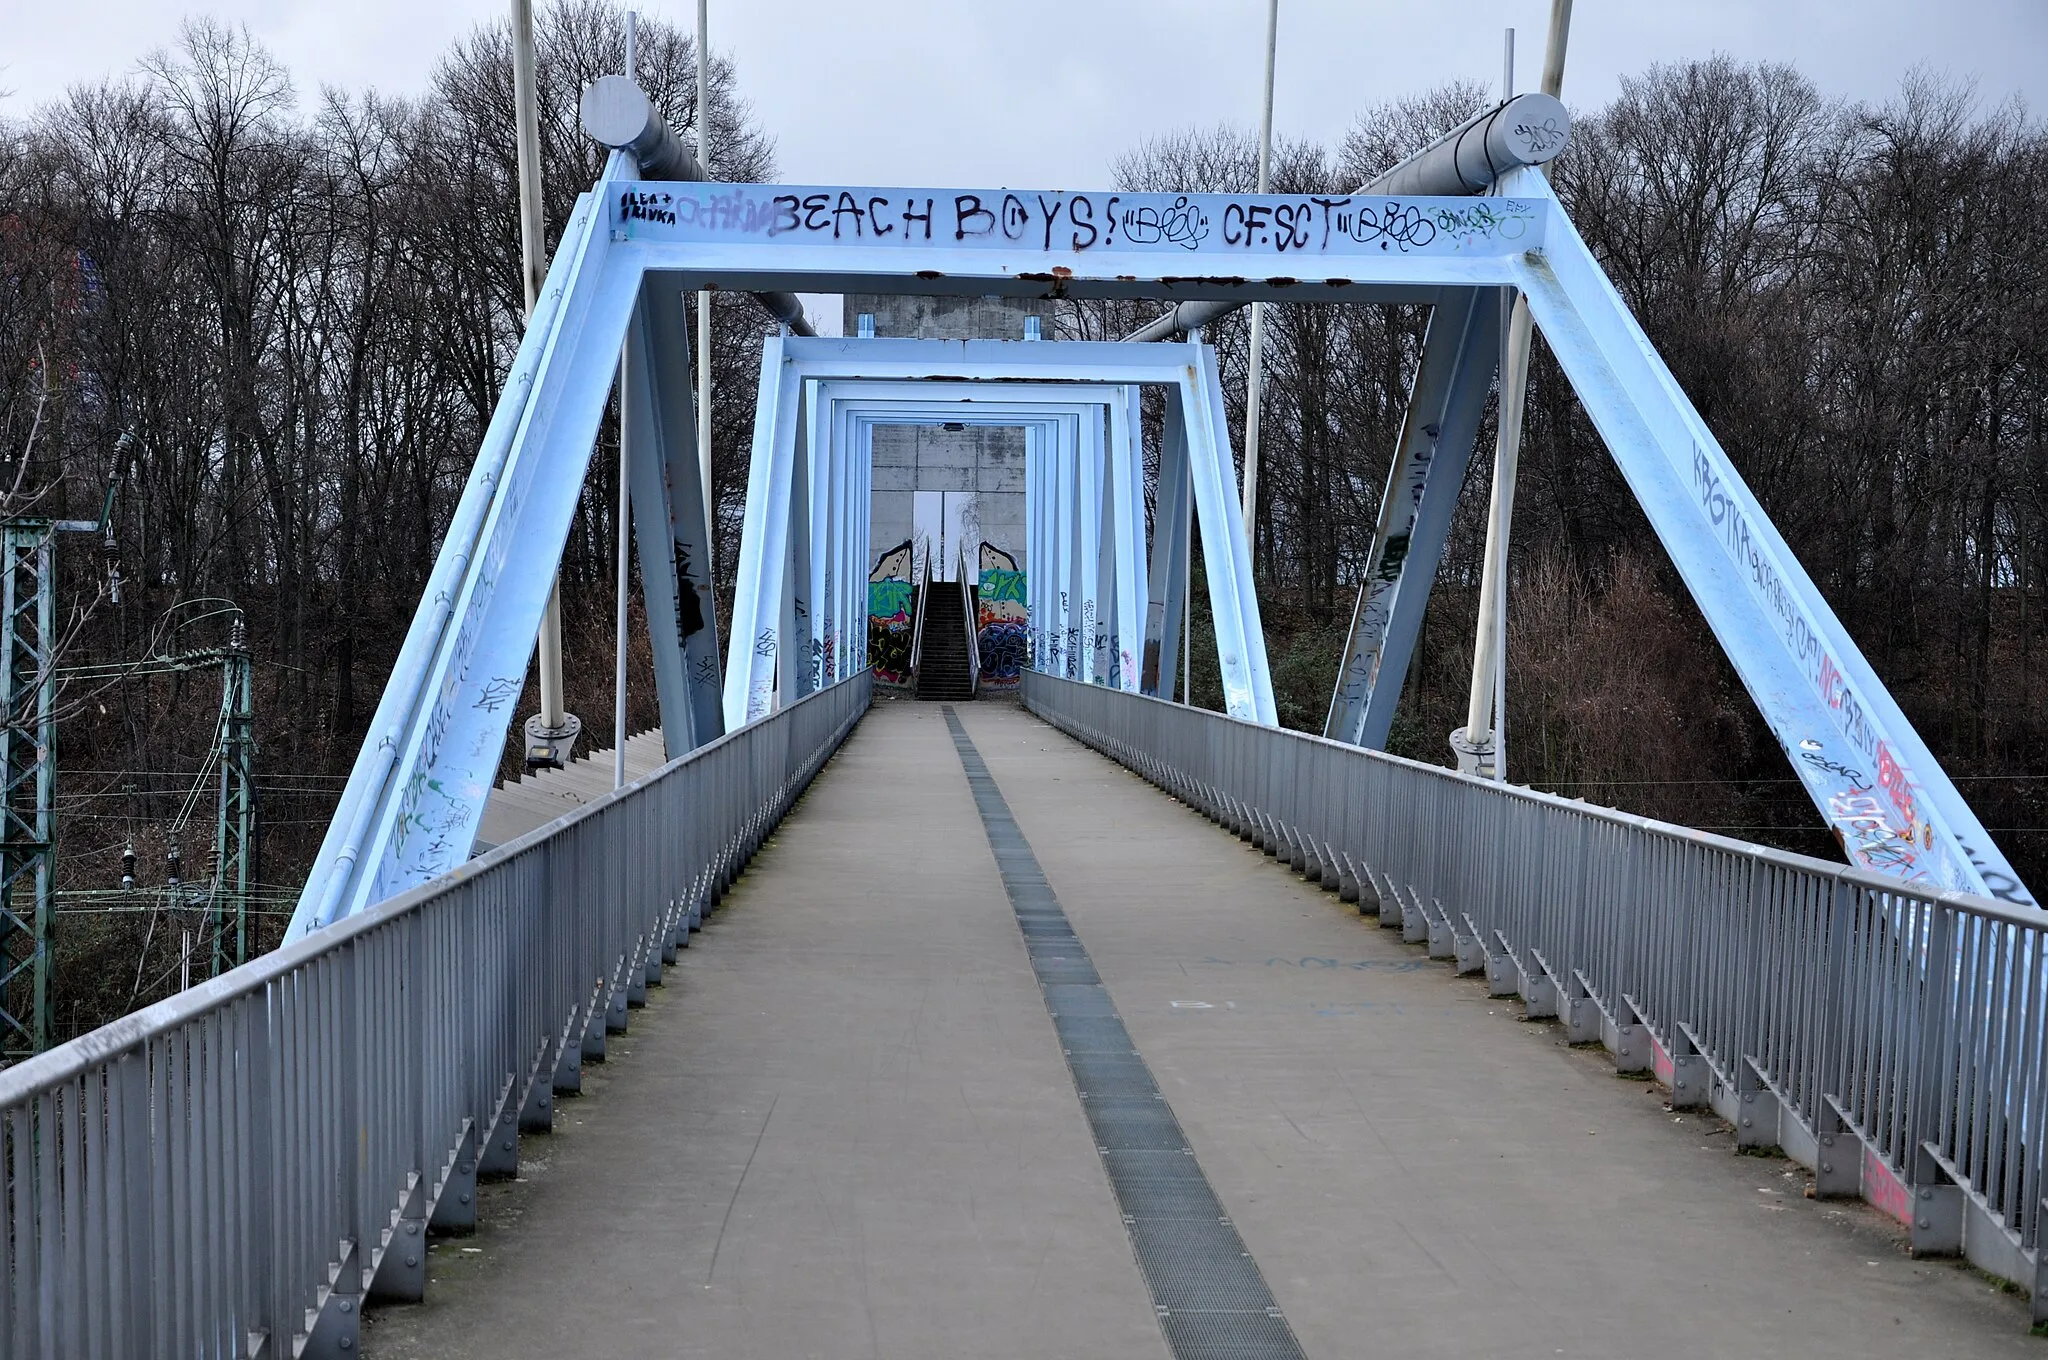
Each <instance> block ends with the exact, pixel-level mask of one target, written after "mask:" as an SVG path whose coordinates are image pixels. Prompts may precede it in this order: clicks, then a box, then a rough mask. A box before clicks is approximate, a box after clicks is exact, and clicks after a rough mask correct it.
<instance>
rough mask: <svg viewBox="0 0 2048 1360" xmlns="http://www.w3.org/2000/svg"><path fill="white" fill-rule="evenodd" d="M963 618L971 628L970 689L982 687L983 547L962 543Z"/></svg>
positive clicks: (969, 632) (960, 567)
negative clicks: (970, 547)
mask: <svg viewBox="0 0 2048 1360" xmlns="http://www.w3.org/2000/svg"><path fill="white" fill-rule="evenodd" d="M956 575H957V576H958V577H959V580H960V621H961V623H962V624H964V625H965V626H966V629H967V692H968V693H969V694H970V695H971V694H975V693H977V692H979V691H980V689H981V627H980V624H981V549H980V548H979V547H976V548H974V549H972V550H970V549H969V548H968V547H967V545H966V544H964V543H963V544H961V545H960V562H959V570H958V571H957V573H956Z"/></svg>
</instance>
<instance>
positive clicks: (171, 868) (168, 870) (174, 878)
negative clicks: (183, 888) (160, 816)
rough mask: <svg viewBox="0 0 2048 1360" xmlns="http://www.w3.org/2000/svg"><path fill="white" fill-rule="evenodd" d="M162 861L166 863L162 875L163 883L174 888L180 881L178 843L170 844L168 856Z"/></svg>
mask: <svg viewBox="0 0 2048 1360" xmlns="http://www.w3.org/2000/svg"><path fill="white" fill-rule="evenodd" d="M164 859H165V861H166V867H165V873H164V877H165V881H166V882H168V883H169V884H170V886H171V887H173V888H176V887H177V886H178V884H179V883H180V882H181V881H182V880H181V879H180V878H179V876H178V843H177V842H176V841H172V842H171V848H170V851H169V853H168V854H166V855H165V856H164Z"/></svg>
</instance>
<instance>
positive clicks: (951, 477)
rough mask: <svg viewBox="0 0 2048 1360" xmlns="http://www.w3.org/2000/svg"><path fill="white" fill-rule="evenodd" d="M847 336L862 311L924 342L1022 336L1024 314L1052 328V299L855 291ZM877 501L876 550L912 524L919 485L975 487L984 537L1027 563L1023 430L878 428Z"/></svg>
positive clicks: (878, 325)
mask: <svg viewBox="0 0 2048 1360" xmlns="http://www.w3.org/2000/svg"><path fill="white" fill-rule="evenodd" d="M845 306H846V316H845V327H846V334H848V335H854V334H857V333H858V332H859V322H860V317H861V315H862V314H863V313H866V314H869V315H872V316H873V317H874V318H875V334H876V335H878V336H884V337H905V338H912V339H923V340H934V339H937V340H984V339H987V340H1021V339H1023V337H1024V318H1025V317H1027V316H1037V317H1039V318H1040V325H1041V327H1042V332H1041V333H1042V334H1044V335H1045V336H1047V337H1050V336H1051V334H1052V320H1053V304H1052V303H1051V302H1046V301H1037V300H1023V299H1010V298H955V297H919V296H913V295H909V294H896V293H850V294H848V295H847V296H846V299H845ZM874 486H875V489H874V499H873V502H872V504H871V506H870V513H871V514H872V516H873V519H872V526H873V527H872V530H871V532H870V540H869V541H870V542H871V543H872V544H873V545H874V550H875V553H876V554H877V555H878V556H879V555H880V554H881V553H884V552H886V551H888V550H889V549H890V548H892V547H894V546H895V545H896V544H898V543H901V542H902V541H903V540H904V539H906V538H909V537H910V535H911V529H912V514H911V493H912V492H914V491H973V492H974V493H975V501H976V507H977V509H978V511H979V512H980V517H981V536H982V537H983V538H984V539H986V540H987V541H988V542H990V543H993V544H994V545H995V546H996V547H998V548H1001V549H1002V550H1003V551H1004V552H1007V553H1009V554H1010V555H1011V556H1013V557H1015V558H1016V559H1017V565H1018V566H1019V567H1020V568H1023V567H1025V565H1026V564H1025V561H1024V546H1025V545H1024V432H1023V431H1022V430H1019V429H1004V428H1001V427H991V426H967V427H965V428H963V429H959V430H947V429H941V428H936V427H922V426H907V425H906V426H896V427H887V428H882V429H878V430H876V431H875V483H874Z"/></svg>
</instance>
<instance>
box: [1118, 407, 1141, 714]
mask: <svg viewBox="0 0 2048 1360" xmlns="http://www.w3.org/2000/svg"><path fill="white" fill-rule="evenodd" d="M1142 392H1143V389H1142V388H1139V387H1135V386H1133V387H1126V388H1125V389H1124V390H1123V400H1122V401H1119V402H1118V403H1117V404H1116V405H1114V406H1112V407H1110V408H1109V420H1110V435H1109V458H1110V466H1109V484H1110V490H1111V493H1112V498H1111V504H1112V506H1113V507H1114V516H1115V518H1114V521H1113V527H1112V528H1111V530H1110V531H1109V532H1110V535H1111V540H1112V542H1113V543H1114V545H1115V554H1116V564H1115V573H1116V574H1115V581H1116V636H1115V638H1114V640H1113V646H1114V647H1115V650H1116V665H1117V684H1118V686H1119V687H1120V688H1121V689H1123V690H1125V691H1126V692H1128V693H1131V694H1136V693H1138V692H1139V685H1140V681H1141V679H1142V676H1141V673H1140V670H1139V666H1140V662H1141V659H1142V658H1143V656H1144V654H1145V626H1146V619H1147V617H1148V612H1149V611H1148V604H1149V601H1148V599H1147V590H1146V580H1145V444H1144V440H1143V438H1142V436H1141V432H1142V430H1143V429H1144V426H1143V423H1142V408H1141V407H1140V406H1139V399H1140V396H1141V394H1142Z"/></svg>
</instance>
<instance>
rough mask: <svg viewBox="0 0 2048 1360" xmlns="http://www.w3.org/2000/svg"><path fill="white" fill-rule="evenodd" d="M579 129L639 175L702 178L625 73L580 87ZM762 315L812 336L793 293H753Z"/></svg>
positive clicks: (701, 171)
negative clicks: (628, 161)
mask: <svg viewBox="0 0 2048 1360" xmlns="http://www.w3.org/2000/svg"><path fill="white" fill-rule="evenodd" d="M580 112H581V113H582V117H583V131H584V132H585V133H587V134H588V135H589V136H590V138H591V140H593V141H596V142H599V143H602V144H603V145H605V146H608V147H611V148H613V149H614V150H617V151H624V152H626V153H627V154H628V155H630V156H632V157H633V159H634V160H636V161H638V162H639V163H640V178H642V179H657V180H690V181H697V180H702V179H704V178H705V175H704V165H703V163H702V162H701V161H699V160H698V159H697V156H696V153H695V152H693V151H691V150H690V148H689V147H687V146H685V145H683V139H682V138H681V137H679V136H677V135H676V130H675V129H674V128H672V127H670V126H669V125H668V123H667V121H666V120H665V119H663V118H662V116H661V113H660V111H659V110H657V109H656V108H655V107H654V101H653V100H651V99H649V98H648V97H647V92H646V91H645V90H643V89H641V88H640V85H639V82H637V81H635V80H634V79H633V78H632V77H630V76H622V75H609V76H599V77H598V78H597V79H596V80H594V81H592V82H591V83H590V84H588V85H586V86H584V88H583V98H582V100H581V102H580ZM754 298H755V300H756V301H758V302H759V303H760V304H761V305H762V306H763V307H765V308H767V309H768V314H769V315H770V316H772V317H774V318H775V319H776V320H777V321H779V322H781V323H782V324H783V325H785V326H787V327H789V328H790V330H792V331H794V332H795V333H796V334H798V335H815V334H816V333H817V332H816V331H814V330H812V329H811V324H810V323H809V322H808V321H806V320H804V306H803V303H801V302H799V301H798V300H797V297H796V294H794V293H756V294H754Z"/></svg>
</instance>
